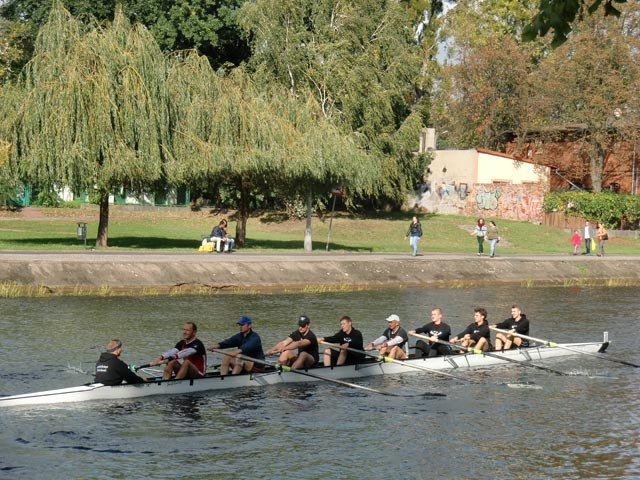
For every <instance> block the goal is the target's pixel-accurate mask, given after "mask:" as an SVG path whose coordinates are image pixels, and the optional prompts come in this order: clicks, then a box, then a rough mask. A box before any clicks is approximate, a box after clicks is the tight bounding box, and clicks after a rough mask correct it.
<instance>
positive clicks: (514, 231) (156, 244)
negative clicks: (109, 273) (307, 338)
mask: <svg viewBox="0 0 640 480" xmlns="http://www.w3.org/2000/svg"><path fill="white" fill-rule="evenodd" d="M223 217H225V215H223V214H221V213H215V212H208V211H206V212H191V211H189V210H188V209H187V208H185V209H183V210H179V209H165V210H163V209H151V210H142V211H141V210H135V209H128V208H126V207H122V208H114V209H113V211H112V215H111V219H110V222H109V245H110V247H109V248H110V249H113V250H120V249H124V250H135V249H147V250H165V251H191V252H192V251H195V250H197V248H198V246H199V243H200V235H201V234H203V233H209V232H210V231H211V229H212V227H213V225H214V224H216V223H217V222H218V221H219V220H220V219H221V218H223ZM410 218H411V217H410V214H403V213H389V214H387V213H378V214H371V215H363V216H358V217H355V216H351V215H344V214H340V215H337V216H336V217H334V219H333V228H332V232H331V243H330V250H331V251H332V252H372V253H373V252H408V251H409V246H408V242H407V241H405V240H404V234H405V232H406V230H407V227H408V225H409V222H410ZM489 218H490V217H487V219H489ZM81 221H82V222H87V224H88V225H87V235H88V238H87V245H88V246H91V245H92V244H93V243H94V241H95V236H96V231H97V224H98V218H97V212H96V211H92V210H83V209H75V210H72V209H29V208H27V209H23V211H22V212H20V213H13V214H9V213H4V214H3V216H1V217H0V249H2V250H34V249H36V250H81V249H83V248H84V245H83V243H82V242H81V241H80V240H78V239H77V238H76V223H77V222H81ZM420 221H421V222H422V228H423V231H424V236H423V237H422V239H421V240H420V251H421V252H423V253H434V252H442V253H474V252H475V251H476V249H477V244H476V240H475V238H474V237H471V236H470V232H471V231H472V230H473V225H474V224H475V221H476V219H475V218H470V217H459V216H453V215H421V216H420ZM229 223H230V232H231V233H232V234H233V233H235V228H236V223H235V221H234V220H233V217H232V218H231V220H230V222H229ZM496 223H497V224H498V227H499V228H500V231H501V235H502V241H501V242H500V243H499V245H498V251H499V253H500V254H509V253H519V254H535V253H547V254H549V253H567V254H568V253H569V252H570V251H571V248H572V247H571V245H570V244H569V237H570V234H569V233H568V232H565V231H564V230H562V229H558V228H550V227H543V226H540V225H533V224H530V223H527V222H515V221H509V220H501V219H497V220H496ZM312 227H313V240H314V242H313V248H314V250H317V251H325V248H326V242H327V233H328V229H329V218H328V217H325V218H323V219H319V218H314V219H313V225H312ZM304 229H305V222H304V221H303V220H287V219H284V218H283V217H282V215H280V214H277V213H270V214H263V215H260V216H256V217H252V218H251V219H250V220H249V223H248V225H247V246H246V248H245V249H244V250H245V251H249V252H302V251H303V245H302V242H303V237H304ZM487 247H488V246H487ZM605 249H606V252H607V253H611V254H616V253H617V254H640V240H637V239H631V238H616V237H612V238H611V239H610V240H609V241H608V242H607V244H606V247H605Z"/></svg>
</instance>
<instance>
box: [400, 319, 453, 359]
mask: <svg viewBox="0 0 640 480" xmlns="http://www.w3.org/2000/svg"><path fill="white" fill-rule="evenodd" d="M415 333H424V334H426V335H428V336H429V337H431V338H432V339H433V340H432V341H430V342H428V343H427V342H425V341H424V340H418V341H417V342H416V354H417V355H421V356H422V357H423V358H424V357H437V356H438V355H448V354H450V353H451V348H449V346H448V345H444V344H442V343H437V341H438V340H443V341H445V342H448V341H449V337H450V336H451V327H450V326H449V325H447V324H446V323H444V322H443V321H442V309H441V308H434V309H433V310H431V323H427V324H426V325H424V326H422V327H420V328H416V329H415V330H410V331H409V335H413V334H415Z"/></svg>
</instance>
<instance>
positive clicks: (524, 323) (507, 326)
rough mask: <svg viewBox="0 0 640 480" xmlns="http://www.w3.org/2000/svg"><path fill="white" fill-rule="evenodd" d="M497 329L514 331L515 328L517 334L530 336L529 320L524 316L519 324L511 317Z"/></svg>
mask: <svg viewBox="0 0 640 480" xmlns="http://www.w3.org/2000/svg"><path fill="white" fill-rule="evenodd" d="M496 327H498V328H500V329H502V330H512V329H514V328H515V329H516V333H519V334H520V335H529V320H528V319H527V316H526V315H524V314H521V315H520V321H518V322H516V321H515V320H514V319H513V317H511V318H507V319H506V320H504V321H502V322H500V323H498V324H497V325H496Z"/></svg>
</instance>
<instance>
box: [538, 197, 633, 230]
mask: <svg viewBox="0 0 640 480" xmlns="http://www.w3.org/2000/svg"><path fill="white" fill-rule="evenodd" d="M543 208H544V211H545V212H547V213H549V212H564V213H565V214H566V215H576V216H581V217H584V218H587V219H591V220H596V221H598V222H601V223H604V224H605V225H606V226H607V227H609V228H621V229H637V228H638V227H640V196H639V195H619V194H616V193H612V192H602V193H589V192H551V193H547V194H546V195H545V196H544V203H543Z"/></svg>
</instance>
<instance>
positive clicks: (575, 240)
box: [569, 230, 582, 255]
mask: <svg viewBox="0 0 640 480" xmlns="http://www.w3.org/2000/svg"><path fill="white" fill-rule="evenodd" d="M581 242H582V239H581V238H580V234H579V233H578V231H577V230H576V231H575V232H573V235H571V240H569V243H571V244H572V245H573V254H574V255H577V254H578V245H580V243H581Z"/></svg>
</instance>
